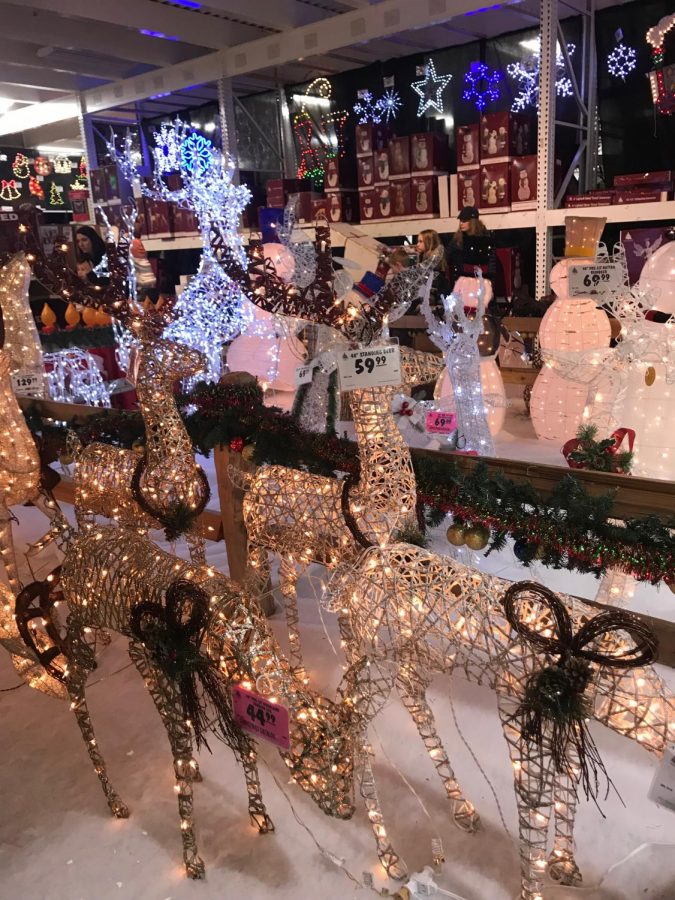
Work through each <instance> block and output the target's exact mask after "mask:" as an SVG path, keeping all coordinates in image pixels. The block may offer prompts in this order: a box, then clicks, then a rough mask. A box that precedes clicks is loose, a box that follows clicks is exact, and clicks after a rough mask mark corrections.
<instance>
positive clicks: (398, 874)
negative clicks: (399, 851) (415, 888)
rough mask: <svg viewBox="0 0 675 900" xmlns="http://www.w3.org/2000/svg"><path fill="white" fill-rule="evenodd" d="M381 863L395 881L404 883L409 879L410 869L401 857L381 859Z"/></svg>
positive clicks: (393, 856)
mask: <svg viewBox="0 0 675 900" xmlns="http://www.w3.org/2000/svg"><path fill="white" fill-rule="evenodd" d="M380 862H381V863H382V865H383V866H384V868H385V870H386V872H387V875H388V876H389V877H390V878H392V879H393V880H394V881H403V879H404V878H407V877H408V867H407V866H406V864H405V862H404V861H403V860H402V859H401V858H400V857H398V856H395V855H394V854H391V855H390V856H389V858H383V857H380Z"/></svg>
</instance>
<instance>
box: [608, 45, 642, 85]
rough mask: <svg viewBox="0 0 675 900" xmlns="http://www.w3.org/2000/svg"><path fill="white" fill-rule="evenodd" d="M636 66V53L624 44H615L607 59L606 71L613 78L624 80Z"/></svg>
mask: <svg viewBox="0 0 675 900" xmlns="http://www.w3.org/2000/svg"><path fill="white" fill-rule="evenodd" d="M636 66H637V52H636V51H635V50H634V49H633V48H632V47H628V46H627V45H626V44H624V43H620V44H617V45H616V47H615V48H614V49H613V50H612V52H611V53H610V54H609V55H608V57H607V71H608V72H609V74H610V75H611V76H612V77H613V78H620V79H621V80H622V81H625V80H626V76H627V75H630V73H631V72H632V71H633V69H634V68H635V67H636Z"/></svg>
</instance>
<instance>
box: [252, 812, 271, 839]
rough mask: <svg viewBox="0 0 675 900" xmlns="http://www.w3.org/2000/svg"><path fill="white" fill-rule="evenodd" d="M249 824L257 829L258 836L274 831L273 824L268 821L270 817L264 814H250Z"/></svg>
mask: <svg viewBox="0 0 675 900" xmlns="http://www.w3.org/2000/svg"><path fill="white" fill-rule="evenodd" d="M251 822H252V823H253V824H254V825H255V827H256V828H257V829H258V832H259V833H260V834H269V833H270V832H271V831H274V822H273V821H272V820H271V819H270V817H269V816H268V815H267V813H265V814H264V815H261V814H260V813H252V815H251Z"/></svg>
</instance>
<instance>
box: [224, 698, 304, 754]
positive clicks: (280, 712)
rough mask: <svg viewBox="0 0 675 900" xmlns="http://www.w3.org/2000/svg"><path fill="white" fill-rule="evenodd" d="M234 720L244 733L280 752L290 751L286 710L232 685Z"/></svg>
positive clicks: (278, 704) (279, 705) (277, 704)
mask: <svg viewBox="0 0 675 900" xmlns="http://www.w3.org/2000/svg"><path fill="white" fill-rule="evenodd" d="M231 690H232V709H233V711H234V720H235V722H236V723H237V725H239V727H240V728H242V729H243V730H244V731H248V733H249V734H252V735H253V736H254V737H256V738H259V739H260V740H262V741H269V743H270V744H274V746H275V747H279V749H281V750H290V749H291V740H290V737H289V735H288V710H287V709H286V707H285V706H281V704H280V703H272V701H271V700H267V699H266V698H265V697H262V696H261V695H260V694H257V693H256V692H255V691H252V690H249V689H248V688H245V687H244V686H243V685H241V684H234V685H232V688H231Z"/></svg>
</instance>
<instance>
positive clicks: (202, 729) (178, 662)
mask: <svg viewBox="0 0 675 900" xmlns="http://www.w3.org/2000/svg"><path fill="white" fill-rule="evenodd" d="M210 618H211V617H210V615H209V598H208V596H207V594H206V592H205V591H204V590H203V589H202V588H200V587H199V586H198V585H196V584H193V583H192V582H191V581H186V580H184V579H179V580H177V581H174V583H173V584H172V585H171V586H170V587H169V588H168V590H167V592H166V597H165V602H164V603H163V604H162V603H155V602H153V601H150V600H143V601H141V602H140V603H137V604H136V605H135V606H134V607H133V609H132V610H131V621H130V625H131V632H132V634H133V635H134V637H135V638H137V639H138V640H139V641H140V642H141V643H142V644H143V646H144V648H145V650H146V651H147V653H148V655H149V656H150V658H151V660H152V662H153V663H154V664H155V665H156V666H157V668H158V669H159V670H160V671H161V672H162V673H163V674H164V675H165V676H166V678H168V680H169V681H170V682H171V683H172V685H174V686H175V687H176V689H177V690H178V693H179V694H180V699H181V704H182V712H183V717H184V719H185V720H187V721H189V722H190V723H191V724H192V728H193V730H194V733H195V739H196V741H197V747H201V745H202V744H204V746H205V747H206V748H207V750H210V749H211V748H210V747H209V745H208V742H207V740H206V736H205V735H206V732H207V731H213V732H214V733H215V735H216V737H218V738H219V739H221V740H224V741H225V743H226V744H228V746H229V747H231V749H232V750H234V752H235V753H236V754H237V756H238V757H241V755H242V754H243V753H244V752H245V749H244V746H243V744H244V740H243V735H242V733H241V731H240V730H239V727H238V726H237V725H236V724H235V722H234V718H233V715H232V707H231V704H230V698H229V695H228V691H227V686H226V682H225V679H224V677H223V675H222V673H221V672H220V669H219V664H218V660H214V659H211V657H209V656H208V655H207V654H206V653H204V652H203V651H202V645H203V643H204V640H205V638H206V635H207V631H208V627H209V622H210Z"/></svg>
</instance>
